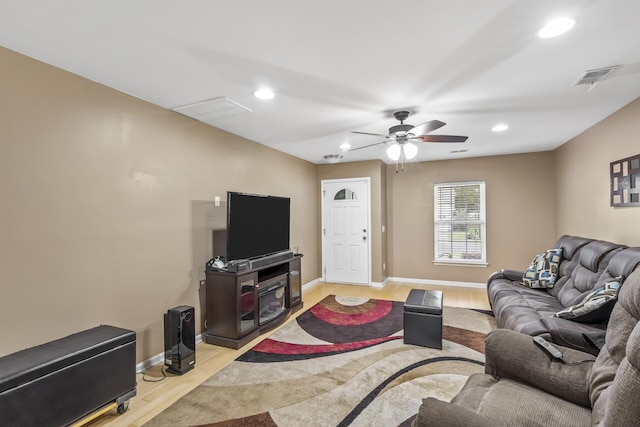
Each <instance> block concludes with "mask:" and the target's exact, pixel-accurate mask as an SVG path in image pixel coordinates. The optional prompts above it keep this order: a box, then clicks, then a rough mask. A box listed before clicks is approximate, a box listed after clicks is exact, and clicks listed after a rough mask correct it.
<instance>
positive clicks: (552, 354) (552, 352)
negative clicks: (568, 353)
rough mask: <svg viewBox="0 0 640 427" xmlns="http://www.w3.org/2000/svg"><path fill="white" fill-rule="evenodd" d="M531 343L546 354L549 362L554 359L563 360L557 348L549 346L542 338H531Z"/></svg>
mask: <svg viewBox="0 0 640 427" xmlns="http://www.w3.org/2000/svg"><path fill="white" fill-rule="evenodd" d="M533 342H534V343H535V345H537V346H538V347H540V348H541V349H542V351H544V352H545V353H547V356H549V358H550V359H551V360H554V359H555V360H563V359H562V353H560V350H558V349H557V348H555V347H554V346H552V345H551V344H549V342H548V341H547V340H545V339H544V338H542V337H533Z"/></svg>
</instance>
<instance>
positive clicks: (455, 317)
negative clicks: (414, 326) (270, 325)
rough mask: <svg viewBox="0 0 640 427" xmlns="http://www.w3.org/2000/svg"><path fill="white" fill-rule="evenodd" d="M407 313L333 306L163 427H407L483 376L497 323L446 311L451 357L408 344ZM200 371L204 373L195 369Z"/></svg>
mask: <svg viewBox="0 0 640 427" xmlns="http://www.w3.org/2000/svg"><path fill="white" fill-rule="evenodd" d="M402 318H403V303H402V302H397V301H384V300H373V299H361V298H353V297H340V296H333V295H331V296H328V297H326V298H325V299H323V300H322V301H321V302H319V303H318V304H316V305H315V306H313V307H312V308H310V309H309V310H307V311H306V312H305V313H302V314H301V315H300V316H298V318H297V319H295V320H294V321H292V322H290V323H288V324H287V325H285V326H284V327H283V328H282V329H280V330H279V331H277V332H276V333H274V334H272V335H271V336H270V337H269V338H267V339H265V340H263V341H262V342H260V343H259V344H257V345H256V346H255V347H253V348H252V349H251V350H249V351H248V352H246V353H245V354H243V355H242V356H240V357H238V358H237V359H236V360H235V361H233V362H232V363H231V364H229V365H228V366H226V367H225V368H224V369H222V370H221V371H219V372H218V373H217V374H215V375H214V376H212V377H211V378H209V379H208V380H207V381H206V382H205V383H203V384H202V385H201V386H199V387H197V388H196V389H194V390H193V391H192V392H190V393H189V394H187V395H186V396H184V397H183V398H181V399H180V400H178V401H177V402H176V403H175V404H173V405H172V406H170V407H169V408H167V409H166V410H165V411H163V412H162V413H160V414H159V415H158V416H156V417H155V418H153V419H152V420H151V421H150V422H149V423H147V424H145V426H148V427H154V426H215V427H239V426H243V427H244V426H278V427H287V426H296V427H297V426H323V427H326V426H405V425H408V424H409V423H410V422H411V420H412V418H413V417H415V414H416V413H417V411H418V407H419V406H420V403H421V402H422V399H423V398H425V397H429V396H432V397H436V398H438V399H441V400H446V401H449V400H450V399H451V398H452V397H453V396H455V395H456V394H457V393H458V392H459V391H460V389H461V388H462V386H463V384H464V382H465V381H466V379H467V377H468V376H469V375H470V374H472V373H474V372H483V371H484V338H485V335H486V334H487V333H488V332H489V331H491V330H492V329H495V328H496V324H495V319H494V318H493V317H492V316H491V314H490V313H488V312H484V311H476V310H470V309H464V308H456V307H444V309H443V319H444V320H443V323H444V328H443V348H442V350H436V349H431V348H426V347H420V346H414V345H408V344H404V342H403V337H402ZM196 369H197V368H196Z"/></svg>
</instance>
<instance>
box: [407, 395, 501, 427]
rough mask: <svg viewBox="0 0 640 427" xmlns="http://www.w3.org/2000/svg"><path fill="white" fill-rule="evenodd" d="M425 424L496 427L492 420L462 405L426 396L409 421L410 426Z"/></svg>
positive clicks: (423, 426) (419, 426) (421, 426)
mask: <svg viewBox="0 0 640 427" xmlns="http://www.w3.org/2000/svg"><path fill="white" fill-rule="evenodd" d="M427 426H429V427H433V426H446V427H458V426H459V427H468V426H474V427H496V426H498V424H497V423H496V422H495V421H494V420H491V419H489V418H488V417H486V416H484V415H480V414H476V413H475V412H473V411H471V410H469V409H467V408H463V407H462V406H458V405H456V404H454V403H448V402H443V401H442V400H438V399H434V398H433V397H428V398H426V399H422V405H420V409H419V411H418V416H417V417H416V418H415V419H414V420H413V422H412V423H411V427H427Z"/></svg>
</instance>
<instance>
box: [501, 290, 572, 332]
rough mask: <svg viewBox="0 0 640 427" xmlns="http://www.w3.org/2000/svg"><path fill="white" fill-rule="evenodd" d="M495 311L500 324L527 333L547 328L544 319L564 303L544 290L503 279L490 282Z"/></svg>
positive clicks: (560, 308) (502, 326)
mask: <svg viewBox="0 0 640 427" xmlns="http://www.w3.org/2000/svg"><path fill="white" fill-rule="evenodd" d="M490 291H491V295H492V296H493V305H492V308H491V309H492V311H493V314H494V315H495V317H496V322H497V324H498V326H499V327H500V328H506V329H511V330H514V331H518V332H522V333H525V334H527V335H541V334H544V333H546V332H548V330H547V328H546V326H545V325H544V324H543V323H542V319H543V318H545V317H548V316H553V315H554V314H555V313H557V312H558V311H560V310H562V309H563V308H564V307H563V306H562V305H561V304H560V302H559V301H558V300H557V299H556V298H555V297H553V296H551V295H549V294H548V293H547V292H545V291H543V290H537V289H530V288H527V287H525V286H520V285H518V284H515V285H514V284H513V283H512V282H507V281H504V280H500V281H496V282H494V283H493V284H492V286H491V289H490Z"/></svg>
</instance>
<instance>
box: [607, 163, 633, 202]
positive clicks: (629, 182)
mask: <svg viewBox="0 0 640 427" xmlns="http://www.w3.org/2000/svg"><path fill="white" fill-rule="evenodd" d="M610 171H611V206H613V207H623V206H640V188H639V187H638V186H639V185H640V154H638V155H635V156H633V157H627V158H626V159H622V160H616V161H615V162H611V164H610Z"/></svg>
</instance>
